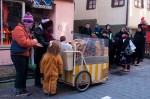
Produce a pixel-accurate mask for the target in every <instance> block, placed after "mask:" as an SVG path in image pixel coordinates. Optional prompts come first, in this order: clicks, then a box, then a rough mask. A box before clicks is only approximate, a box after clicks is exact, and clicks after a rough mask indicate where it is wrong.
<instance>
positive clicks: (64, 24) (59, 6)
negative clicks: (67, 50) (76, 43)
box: [54, 0, 74, 41]
mask: <svg viewBox="0 0 150 99" xmlns="http://www.w3.org/2000/svg"><path fill="white" fill-rule="evenodd" d="M55 4H56V9H55V13H56V20H55V22H54V23H55V27H54V29H55V33H54V37H55V38H56V39H59V38H60V36H66V39H67V41H72V40H73V33H71V32H72V31H73V20H74V3H73V2H70V1H63V0H62V1H59V0H55Z"/></svg>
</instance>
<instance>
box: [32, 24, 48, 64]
mask: <svg viewBox="0 0 150 99" xmlns="http://www.w3.org/2000/svg"><path fill="white" fill-rule="evenodd" d="M34 36H35V38H36V39H37V41H38V42H39V43H41V44H42V46H43V47H37V48H35V63H37V62H40V60H41V58H42V56H43V54H44V53H45V52H46V51H47V47H48V45H49V40H48V38H47V36H46V33H45V32H44V31H43V30H42V29H41V28H40V27H37V28H36V29H35V32H34Z"/></svg>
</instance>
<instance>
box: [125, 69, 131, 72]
mask: <svg viewBox="0 0 150 99" xmlns="http://www.w3.org/2000/svg"><path fill="white" fill-rule="evenodd" d="M123 71H124V72H130V71H131V70H130V69H124V70H123Z"/></svg>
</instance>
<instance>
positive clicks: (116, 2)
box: [111, 0, 125, 8]
mask: <svg viewBox="0 0 150 99" xmlns="http://www.w3.org/2000/svg"><path fill="white" fill-rule="evenodd" d="M124 5H125V0H112V3H111V7H113V8H114V7H122V6H124Z"/></svg>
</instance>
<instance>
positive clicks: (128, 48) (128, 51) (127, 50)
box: [124, 45, 133, 55]
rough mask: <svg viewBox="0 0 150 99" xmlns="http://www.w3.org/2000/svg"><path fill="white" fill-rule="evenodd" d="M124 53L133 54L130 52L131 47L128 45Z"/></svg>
mask: <svg viewBox="0 0 150 99" xmlns="http://www.w3.org/2000/svg"><path fill="white" fill-rule="evenodd" d="M124 53H125V54H126V55H132V54H133V51H132V50H131V46H130V45H128V46H127V47H126V49H125V51H124Z"/></svg>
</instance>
